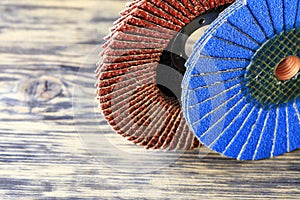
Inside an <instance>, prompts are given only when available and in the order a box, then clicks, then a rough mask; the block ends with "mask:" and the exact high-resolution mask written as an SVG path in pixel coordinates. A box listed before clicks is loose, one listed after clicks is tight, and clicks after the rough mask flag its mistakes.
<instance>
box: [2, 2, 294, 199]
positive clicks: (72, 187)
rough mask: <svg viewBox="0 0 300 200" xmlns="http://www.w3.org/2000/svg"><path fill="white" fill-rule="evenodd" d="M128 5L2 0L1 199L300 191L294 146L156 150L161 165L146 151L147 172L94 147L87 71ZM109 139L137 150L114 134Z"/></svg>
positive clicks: (96, 124)
mask: <svg viewBox="0 0 300 200" xmlns="http://www.w3.org/2000/svg"><path fill="white" fill-rule="evenodd" d="M125 3H126V1H123V0H46V1H36V0H1V2H0V199H174V198H175V199H239V198H240V199H254V198H263V199H266V198H269V199H274V198H281V199H287V198H289V199H291V198H295V199H297V198H299V197H300V190H299V183H300V181H299V180H300V176H299V171H300V168H299V166H300V165H299V159H298V158H299V152H294V153H291V154H288V155H286V156H283V157H279V158H276V159H272V160H267V161H258V162H237V161H233V160H230V159H225V158H223V157H221V156H219V155H216V154H214V153H209V152H206V151H205V150H203V151H200V152H199V151H193V152H186V153H185V154H183V155H179V156H178V155H177V154H176V155H175V157H174V154H173V153H170V155H169V154H168V155H167V154H164V155H162V154H160V155H159V156H160V157H158V160H161V159H162V158H163V157H164V156H165V158H167V157H168V156H170V158H171V161H172V162H169V161H168V162H167V163H164V162H163V165H162V163H161V162H159V161H153V160H152V159H154V158H152V157H147V156H149V155H145V156H143V158H144V159H145V160H146V161H148V164H147V165H149V166H150V165H151V167H150V170H149V171H143V173H138V174H137V172H141V171H136V169H137V168H135V167H136V166H137V164H138V162H139V160H134V162H136V163H132V160H131V159H130V158H126V159H125V158H124V160H123V159H122V158H121V157H120V155H114V154H112V152H106V151H105V148H106V149H107V148H110V147H111V146H108V147H107V146H105V145H104V144H106V143H103V141H102V145H103V146H101V145H99V143H97V142H96V143H93V144H90V145H94V146H93V147H95V146H96V147H99V148H98V149H97V150H98V153H99V152H100V153H101V152H102V154H100V155H99V156H100V157H97V156H96V157H95V156H93V155H92V153H91V152H90V149H89V146H88V145H89V144H87V143H86V141H85V138H86V137H85V136H86V135H85V134H89V133H92V134H94V133H97V132H98V131H99V132H101V131H102V130H103V129H101V126H102V128H103V127H104V126H105V125H104V124H102V121H101V120H99V121H97V116H98V114H97V109H96V107H97V106H96V104H95V101H94V99H93V98H94V91H95V89H94V84H95V78H94V73H93V71H94V70H95V68H96V66H95V63H96V62H97V59H98V58H97V54H98V52H99V51H100V50H101V48H100V47H99V45H100V44H101V43H103V41H102V38H103V37H104V36H105V35H106V34H108V31H109V27H111V26H112V22H113V21H115V20H116V19H117V18H118V17H119V16H118V13H119V11H121V10H123V9H124V7H125ZM192 43H193V42H192ZM100 118H101V117H100ZM108 132H109V130H108ZM105 138H108V141H110V142H112V141H113V143H114V144H113V146H119V149H121V150H122V151H123V150H124V149H125V148H128V149H131V150H132V148H134V150H133V151H135V150H136V149H135V147H134V146H133V145H130V144H128V143H126V142H124V140H123V139H122V138H121V137H120V136H118V135H115V134H108V135H107V137H105ZM93 139H95V138H93V137H92V138H90V139H89V140H88V141H93ZM100 139H101V138H100ZM94 142H95V141H94ZM105 142H106V140H105ZM97 145H98V146H97ZM122 148H123V149H122ZM116 151H118V149H117V150H116ZM139 151H142V150H140V148H139ZM128 155H131V153H129V154H127V156H128ZM99 158H100V159H99ZM149 163H152V164H149ZM114 164H115V165H114ZM112 165H113V166H112ZM131 167H132V168H131ZM130 168H131V170H127V169H130Z"/></svg>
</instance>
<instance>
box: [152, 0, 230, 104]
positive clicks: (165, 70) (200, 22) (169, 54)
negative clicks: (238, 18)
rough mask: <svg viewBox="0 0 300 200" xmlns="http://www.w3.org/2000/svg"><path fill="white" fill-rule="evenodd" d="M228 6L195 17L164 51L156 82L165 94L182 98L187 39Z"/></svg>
mask: <svg viewBox="0 0 300 200" xmlns="http://www.w3.org/2000/svg"><path fill="white" fill-rule="evenodd" d="M226 7H227V6H220V7H219V8H217V9H215V10H213V11H211V12H209V13H206V14H203V15H201V16H199V17H197V18H195V19H194V20H193V21H191V22H190V23H189V24H187V25H186V26H185V27H184V28H182V29H181V31H180V32H179V33H178V34H177V35H176V36H175V37H174V39H172V40H171V42H170V43H169V45H168V47H167V48H166V49H165V50H164V51H163V53H162V55H161V58H160V62H159V65H158V67H157V72H156V76H157V77H156V84H157V86H158V88H159V89H160V91H161V92H162V93H163V94H165V95H166V96H168V97H175V98H177V99H178V100H180V97H181V82H182V79H183V76H184V73H185V71H186V68H185V63H186V61H187V59H188V56H187V53H186V51H185V46H186V43H187V40H188V38H189V37H190V36H191V35H192V34H193V33H194V32H195V31H197V30H198V29H199V28H201V27H204V26H207V25H210V24H211V23H212V22H213V21H214V20H215V19H216V18H217V17H218V15H219V14H220V13H221V12H222V11H223V10H224V9H225V8H226Z"/></svg>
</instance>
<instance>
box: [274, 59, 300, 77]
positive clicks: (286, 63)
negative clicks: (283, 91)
mask: <svg viewBox="0 0 300 200" xmlns="http://www.w3.org/2000/svg"><path fill="white" fill-rule="evenodd" d="M299 70H300V59H299V57H298V56H288V57H286V58H285V59H284V60H283V61H282V62H280V63H279V65H278V67H277V68H276V70H275V76H276V77H277V79H278V80H280V81H288V80H290V79H292V78H293V77H295V76H296V74H297V73H298V72H299Z"/></svg>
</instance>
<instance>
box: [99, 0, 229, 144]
mask: <svg viewBox="0 0 300 200" xmlns="http://www.w3.org/2000/svg"><path fill="white" fill-rule="evenodd" d="M233 1H234V0H159V1H158V0H134V1H133V2H130V3H127V5H126V9H125V10H124V11H122V12H121V13H120V15H121V18H120V19H118V20H117V21H116V22H115V23H114V26H113V27H112V28H111V30H110V31H111V32H110V34H109V35H108V36H107V37H105V40H106V43H105V44H104V45H103V46H102V47H103V50H102V52H101V53H100V57H101V59H100V61H99V63H98V68H97V70H96V74H97V79H98V82H97V99H98V100H99V103H100V104H99V105H100V109H101V111H102V113H103V114H104V116H105V118H106V120H107V121H108V122H109V124H110V125H111V126H112V127H113V129H114V130H115V131H116V132H117V133H118V134H120V135H122V136H124V137H126V138H128V139H129V140H130V141H133V142H134V143H135V144H139V145H143V146H146V148H153V149H168V150H188V149H192V148H197V147H200V146H201V144H200V142H199V141H198V140H197V139H196V138H195V137H194V134H193V133H192V132H191V131H190V130H189V128H188V126H187V124H186V121H185V119H184V118H183V113H182V111H181V105H180V101H179V100H178V99H179V98H178V95H176V92H174V91H173V90H172V89H170V88H169V87H168V86H169V85H170V84H171V85H172V84H173V85H175V87H176V84H177V88H180V83H181V81H180V78H179V79H178V78H177V79H176V78H175V79H173V76H176V73H175V75H174V72H173V73H171V71H172V70H173V71H176V72H178V74H180V75H183V74H184V72H185V68H184V63H185V61H186V59H187V56H186V54H185V52H184V46H185V43H186V40H187V38H188V36H190V35H191V34H192V33H193V32H194V31H196V30H197V29H198V28H200V27H202V26H205V25H208V24H210V23H211V22H212V21H213V20H214V19H215V18H216V17H217V15H218V14H219V13H220V12H221V11H222V10H224V9H225V8H226V6H228V5H229V4H231V3H232V2H233ZM174 47H175V48H174ZM163 68H164V69H169V70H170V73H168V70H167V71H166V70H162V69H163ZM158 79H160V81H158ZM178 80H179V81H178ZM167 82H170V83H169V84H164V83H167ZM173 82H174V83H173ZM175 82H176V83H175ZM174 93H175V94H174ZM179 93H180V92H179Z"/></svg>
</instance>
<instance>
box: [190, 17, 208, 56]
mask: <svg viewBox="0 0 300 200" xmlns="http://www.w3.org/2000/svg"><path fill="white" fill-rule="evenodd" d="M203 20H204V22H205V19H203ZM200 22H201V20H200V21H199V23H200ZM204 22H203V23H204ZM208 27H209V25H206V26H202V27H200V28H199V29H197V30H196V31H195V32H193V33H192V34H191V35H190V36H189V37H188V39H187V41H186V43H185V53H186V55H187V56H188V57H190V56H191V54H192V52H193V49H194V45H195V44H196V42H197V41H198V40H199V38H200V37H201V36H202V35H203V34H204V32H205V31H206V30H207V29H208Z"/></svg>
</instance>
